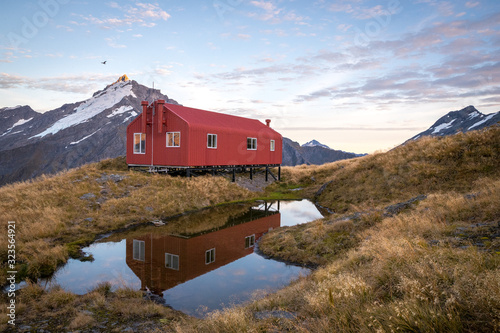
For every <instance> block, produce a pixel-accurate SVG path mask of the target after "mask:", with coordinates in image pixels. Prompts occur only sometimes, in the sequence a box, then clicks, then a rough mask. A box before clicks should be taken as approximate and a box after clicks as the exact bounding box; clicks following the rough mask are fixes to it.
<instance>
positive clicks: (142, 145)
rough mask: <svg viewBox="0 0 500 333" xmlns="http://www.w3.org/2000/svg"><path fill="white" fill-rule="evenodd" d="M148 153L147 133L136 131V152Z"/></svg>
mask: <svg viewBox="0 0 500 333" xmlns="http://www.w3.org/2000/svg"><path fill="white" fill-rule="evenodd" d="M145 153H146V134H144V133H134V154H145Z"/></svg>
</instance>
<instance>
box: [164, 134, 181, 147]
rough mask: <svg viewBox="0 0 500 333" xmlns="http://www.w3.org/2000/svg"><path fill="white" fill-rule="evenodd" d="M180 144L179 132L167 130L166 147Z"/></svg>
mask: <svg viewBox="0 0 500 333" xmlns="http://www.w3.org/2000/svg"><path fill="white" fill-rule="evenodd" d="M180 146H181V132H167V147H180Z"/></svg>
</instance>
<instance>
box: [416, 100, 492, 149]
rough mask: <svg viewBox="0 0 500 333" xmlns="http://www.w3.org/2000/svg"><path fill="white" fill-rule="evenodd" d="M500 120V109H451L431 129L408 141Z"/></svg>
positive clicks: (482, 125) (461, 130) (466, 129)
mask: <svg viewBox="0 0 500 333" xmlns="http://www.w3.org/2000/svg"><path fill="white" fill-rule="evenodd" d="M499 121H500V111H498V112H495V113H490V114H487V115H485V114H482V113H481V112H479V111H478V110H477V109H476V108H475V107H473V106H472V105H469V106H468V107H466V108H463V109H462V110H458V111H451V112H449V113H448V114H446V115H444V116H442V117H441V118H439V119H438V120H437V121H436V122H435V123H434V125H432V126H431V127H429V129H427V130H425V131H423V132H421V133H419V134H417V135H415V136H414V137H412V138H410V139H408V141H411V140H417V139H419V138H421V137H423V136H443V135H452V134H456V133H458V132H468V131H473V130H478V129H481V128H485V127H488V126H491V125H494V124H496V123H498V122H499ZM408 141H407V142H408Z"/></svg>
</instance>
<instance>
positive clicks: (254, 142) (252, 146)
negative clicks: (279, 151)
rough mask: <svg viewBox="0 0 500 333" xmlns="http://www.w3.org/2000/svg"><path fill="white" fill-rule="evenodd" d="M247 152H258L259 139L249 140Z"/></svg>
mask: <svg viewBox="0 0 500 333" xmlns="http://www.w3.org/2000/svg"><path fill="white" fill-rule="evenodd" d="M247 150H257V138H247Z"/></svg>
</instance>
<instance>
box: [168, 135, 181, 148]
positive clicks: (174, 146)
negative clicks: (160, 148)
mask: <svg viewBox="0 0 500 333" xmlns="http://www.w3.org/2000/svg"><path fill="white" fill-rule="evenodd" d="M176 134H178V135H179V145H178V146H176V145H175V135H176ZM169 135H173V140H172V142H173V143H174V145H173V146H169V145H168V141H169V140H168V136H169ZM165 137H166V140H167V142H166V146H167V147H168V148H179V147H180V146H181V132H167V134H166V135H165Z"/></svg>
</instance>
